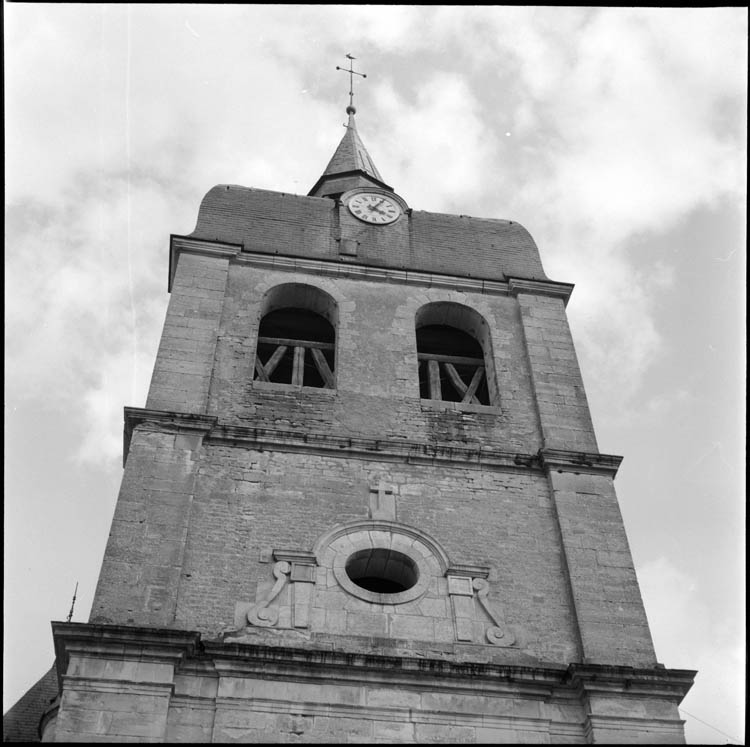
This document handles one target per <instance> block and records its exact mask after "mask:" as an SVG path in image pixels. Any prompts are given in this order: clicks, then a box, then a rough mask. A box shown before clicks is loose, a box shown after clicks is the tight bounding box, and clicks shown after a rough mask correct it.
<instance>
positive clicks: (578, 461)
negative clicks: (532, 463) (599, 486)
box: [538, 449, 622, 477]
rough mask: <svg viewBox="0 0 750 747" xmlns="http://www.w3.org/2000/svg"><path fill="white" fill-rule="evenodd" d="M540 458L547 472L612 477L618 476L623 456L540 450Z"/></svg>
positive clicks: (563, 450) (564, 450) (565, 450)
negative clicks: (582, 473) (580, 473)
mask: <svg viewBox="0 0 750 747" xmlns="http://www.w3.org/2000/svg"><path fill="white" fill-rule="evenodd" d="M538 457H539V461H540V462H541V464H542V467H543V468H544V469H545V470H546V471H547V472H551V471H557V472H586V473H593V474H605V475H609V476H610V477H614V476H615V475H616V474H617V470H618V469H619V467H620V463H621V462H622V457H621V456H613V455H612V454H594V453H591V452H585V451H568V450H567V449H539V452H538Z"/></svg>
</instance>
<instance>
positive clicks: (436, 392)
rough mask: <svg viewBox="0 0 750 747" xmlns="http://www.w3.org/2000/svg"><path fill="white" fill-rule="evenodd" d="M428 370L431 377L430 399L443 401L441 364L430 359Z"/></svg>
mask: <svg viewBox="0 0 750 747" xmlns="http://www.w3.org/2000/svg"><path fill="white" fill-rule="evenodd" d="M427 370H428V373H429V376H430V399H443V391H442V388H441V386H440V364H439V363H438V362H437V361H436V360H435V359H428V361H427Z"/></svg>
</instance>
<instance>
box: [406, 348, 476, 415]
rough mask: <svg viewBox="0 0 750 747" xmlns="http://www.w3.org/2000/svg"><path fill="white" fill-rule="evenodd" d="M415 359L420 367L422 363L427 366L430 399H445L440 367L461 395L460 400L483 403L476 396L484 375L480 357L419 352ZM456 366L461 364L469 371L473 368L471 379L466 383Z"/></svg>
mask: <svg viewBox="0 0 750 747" xmlns="http://www.w3.org/2000/svg"><path fill="white" fill-rule="evenodd" d="M417 359H418V360H419V365H420V367H421V366H422V365H425V366H426V367H427V382H428V385H429V394H430V397H429V398H430V399H440V400H442V399H446V397H444V396H443V384H442V378H443V377H442V376H441V369H442V371H443V373H444V374H445V378H446V379H447V380H448V381H449V382H450V383H451V385H452V386H453V388H454V389H455V390H456V393H457V394H458V396H459V397H461V399H460V400H459V401H460V402H462V403H469V404H476V405H479V404H485V403H483V402H481V401H480V399H479V398H478V396H477V394H478V392H479V387H480V385H481V384H482V380H483V379H484V375H485V370H484V361H483V360H482V359H481V358H469V357H466V356H458V355H437V354H434V353H419V354H418V356H417ZM456 366H461V367H462V368H463V369H464V370H469V371H471V370H472V369H473V372H472V374H471V380H470V382H469V383H468V384H467V383H466V382H465V381H464V380H463V378H462V377H461V375H460V374H459V372H458V371H457V370H456Z"/></svg>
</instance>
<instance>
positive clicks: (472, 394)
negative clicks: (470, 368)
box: [461, 366, 484, 404]
mask: <svg viewBox="0 0 750 747" xmlns="http://www.w3.org/2000/svg"><path fill="white" fill-rule="evenodd" d="M482 376H484V366H479V368H478V369H477V370H476V371H474V376H473V377H472V379H471V384H469V387H468V389H467V390H466V393H465V394H464V398H463V399H462V400H461V401H462V402H474V403H476V404H480V402H479V400H478V399H477V397H476V392H477V389H478V388H479V385H480V384H481V383H482Z"/></svg>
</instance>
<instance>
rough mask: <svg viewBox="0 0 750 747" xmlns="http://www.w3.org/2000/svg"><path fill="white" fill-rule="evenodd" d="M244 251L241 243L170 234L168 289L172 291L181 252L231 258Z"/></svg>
mask: <svg viewBox="0 0 750 747" xmlns="http://www.w3.org/2000/svg"><path fill="white" fill-rule="evenodd" d="M240 251H242V245H241V244H227V243H225V242H223V241H209V240H207V239H192V238H190V237H189V236H179V235H177V234H174V233H172V234H170V235H169V275H168V278H167V290H168V291H169V292H171V291H172V281H173V280H174V274H175V272H176V271H177V262H178V260H179V258H180V254H182V253H186V254H198V255H200V256H203V257H224V258H227V259H231V258H232V257H236V256H237V255H238V254H239V253H240Z"/></svg>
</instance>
